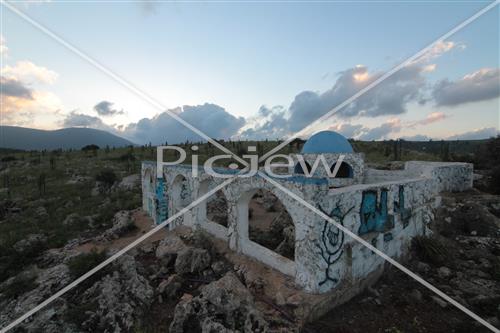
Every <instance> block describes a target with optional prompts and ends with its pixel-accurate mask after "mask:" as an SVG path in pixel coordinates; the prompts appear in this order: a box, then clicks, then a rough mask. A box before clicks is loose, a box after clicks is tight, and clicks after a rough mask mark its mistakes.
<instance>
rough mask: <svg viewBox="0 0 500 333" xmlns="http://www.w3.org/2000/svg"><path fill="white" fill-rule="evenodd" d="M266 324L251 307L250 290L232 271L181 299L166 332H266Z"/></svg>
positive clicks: (252, 302)
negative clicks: (192, 294)
mask: <svg viewBox="0 0 500 333" xmlns="http://www.w3.org/2000/svg"><path fill="white" fill-rule="evenodd" d="M267 331H268V324H267V322H266V321H265V320H264V318H263V315H262V314H261V313H260V312H259V311H258V310H257V309H256V308H255V304H254V300H253V297H252V295H251V294H250V292H249V291H248V290H247V289H246V288H245V286H243V284H242V283H241V282H240V281H239V280H238V278H237V277H236V276H235V275H234V274H233V273H231V272H230V273H227V274H226V275H225V276H224V277H222V278H221V279H219V280H217V281H214V282H212V283H210V284H208V285H206V286H204V287H202V288H201V294H200V295H198V296H196V297H193V298H188V297H187V298H183V299H181V301H180V302H179V304H177V306H176V307H175V311H174V319H173V321H172V323H171V325H170V330H169V332H171V333H181V332H207V333H208V332H248V333H250V332H267Z"/></svg>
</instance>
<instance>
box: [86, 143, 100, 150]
mask: <svg viewBox="0 0 500 333" xmlns="http://www.w3.org/2000/svg"><path fill="white" fill-rule="evenodd" d="M94 150H99V146H98V145H94V144H92V145H86V146H85V147H83V148H82V151H94Z"/></svg>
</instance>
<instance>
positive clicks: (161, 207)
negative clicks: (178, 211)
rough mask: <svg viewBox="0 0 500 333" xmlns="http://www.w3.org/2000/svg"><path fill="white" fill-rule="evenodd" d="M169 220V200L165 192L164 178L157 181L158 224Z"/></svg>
mask: <svg viewBox="0 0 500 333" xmlns="http://www.w3.org/2000/svg"><path fill="white" fill-rule="evenodd" d="M167 218H168V198H167V195H166V191H165V181H164V179H163V178H157V179H156V224H160V223H162V222H163V221H165V220H166V219H167Z"/></svg>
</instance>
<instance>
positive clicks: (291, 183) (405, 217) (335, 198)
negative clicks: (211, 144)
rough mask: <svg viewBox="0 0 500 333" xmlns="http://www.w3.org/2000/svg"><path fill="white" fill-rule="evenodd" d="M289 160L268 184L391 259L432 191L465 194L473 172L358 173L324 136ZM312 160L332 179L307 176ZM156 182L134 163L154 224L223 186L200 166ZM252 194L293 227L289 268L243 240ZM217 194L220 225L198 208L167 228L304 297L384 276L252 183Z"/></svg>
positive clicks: (345, 150) (411, 168) (322, 227)
mask: <svg viewBox="0 0 500 333" xmlns="http://www.w3.org/2000/svg"><path fill="white" fill-rule="evenodd" d="M340 155H342V156H343V160H342V161H341V160H339V157H340ZM291 157H292V159H293V161H294V162H295V165H294V167H293V168H292V169H293V170H291V171H292V172H291V174H290V175H289V176H287V177H285V178H281V177H280V178H275V180H276V181H277V182H279V183H280V184H281V185H282V186H284V187H285V188H287V189H288V190H290V191H291V192H293V193H294V194H296V195H297V196H299V197H300V198H302V199H304V200H305V201H307V202H309V203H311V204H313V205H314V206H315V207H317V208H318V209H320V210H321V211H323V212H324V213H326V214H327V215H329V216H330V217H332V218H333V219H334V220H335V221H337V222H338V223H339V224H342V225H343V226H344V227H346V228H348V229H349V230H350V231H352V232H353V233H355V234H357V235H359V236H360V237H362V238H363V239H365V240H366V241H368V242H369V243H371V244H372V245H373V246H375V247H377V248H378V249H380V250H381V251H383V252H384V253H386V254H387V255H388V256H390V257H394V258H398V257H401V256H404V255H405V254H406V253H407V251H408V249H409V246H410V242H411V239H412V237H414V236H416V235H424V234H427V233H429V232H430V231H429V229H428V225H429V223H431V222H432V220H433V210H434V209H435V208H436V207H437V206H438V205H439V204H440V196H439V193H440V192H442V191H463V190H466V189H469V188H471V187H472V176H473V170H472V165H471V164H467V163H438V162H418V161H411V162H406V164H405V166H404V169H402V170H375V169H371V168H367V167H365V165H364V159H363V154H361V153H356V152H354V150H353V148H352V146H351V144H350V143H349V141H348V140H347V139H345V138H344V137H343V136H341V135H340V134H338V133H335V132H331V131H324V132H319V133H317V134H315V135H313V136H311V137H310V138H309V140H308V141H306V143H305V144H304V146H303V149H302V151H301V154H297V155H292V156H291ZM317 159H325V161H326V163H327V165H328V166H329V167H330V171H333V170H335V169H336V170H335V171H336V175H335V177H333V176H331V175H329V174H328V170H327V169H325V168H324V167H322V165H321V163H319V166H318V167H317V168H316V169H315V168H314V164H315V161H317ZM300 161H302V163H300ZM339 162H341V163H340V165H337V163H339ZM304 168H305V169H306V170H304ZM312 169H315V170H312ZM311 170H312V171H313V172H312V175H311V173H310V172H309V171H311ZM219 171H220V172H227V173H234V170H230V169H226V170H223V169H221V170H219ZM156 175H157V171H156V162H143V163H142V190H143V209H144V210H145V211H147V212H148V213H149V214H150V215H151V216H152V218H153V219H154V220H155V222H156V223H161V222H162V221H164V220H165V219H167V218H168V217H169V216H172V215H173V214H175V213H176V212H178V211H179V210H181V209H182V208H184V207H186V206H187V205H189V204H190V203H191V202H192V201H194V200H196V199H197V198H198V197H199V196H202V195H203V194H205V193H207V191H209V190H211V189H213V188H214V187H215V186H217V185H218V184H220V183H222V182H223V181H224V180H225V179H221V178H217V177H213V176H212V175H210V174H208V173H206V172H205V171H204V170H203V169H201V168H200V169H199V172H198V175H197V177H193V175H192V171H191V166H189V165H176V166H168V167H164V169H163V178H157V177H156ZM259 190H267V191H269V192H271V193H272V194H274V195H275V196H276V197H277V198H278V200H279V201H280V202H281V204H282V205H283V207H284V208H285V209H286V211H287V212H288V213H289V215H290V217H291V219H292V221H293V224H294V227H295V230H294V232H295V235H294V236H295V237H294V241H295V251H294V257H295V258H294V260H292V259H289V258H285V257H283V256H281V255H280V254H278V253H276V252H274V251H272V250H270V249H268V248H266V247H264V246H262V245H260V244H258V243H256V242H254V241H252V240H251V239H250V237H249V225H248V224H249V202H250V200H251V199H252V197H253V196H254V195H255V194H256V193H257V191H259ZM222 192H223V193H224V195H225V197H226V199H227V227H226V226H223V225H221V224H219V223H215V222H213V221H211V220H209V219H208V218H207V203H206V201H205V202H202V203H200V204H199V205H197V206H196V207H194V208H193V209H191V210H189V211H188V212H186V213H184V214H183V215H182V216H180V217H179V218H177V220H176V221H174V222H173V223H171V224H170V225H169V228H175V227H176V226H178V225H180V224H182V225H186V226H190V227H192V228H200V229H203V230H206V231H207V232H208V233H210V234H212V235H214V236H215V237H217V238H220V239H223V240H225V241H227V243H228V245H229V247H230V248H231V249H232V250H234V251H237V252H239V253H242V254H244V255H247V256H249V257H252V258H254V259H255V260H258V261H260V262H262V263H264V264H266V265H269V266H271V267H273V268H274V269H276V270H278V271H280V272H282V273H284V274H286V275H289V276H291V277H293V278H294V280H295V283H296V285H297V286H298V287H300V288H302V289H303V290H305V291H307V292H310V293H318V294H321V293H326V292H328V291H331V290H334V289H336V288H345V287H348V288H354V289H356V287H360V286H362V285H363V283H364V281H366V280H368V279H370V278H371V277H373V276H375V275H377V274H380V272H381V271H382V269H383V265H384V260H383V259H382V258H381V257H379V256H378V255H376V254H374V253H372V251H370V250H369V249H367V248H366V247H364V246H363V245H362V244H360V243H359V242H357V241H355V240H353V239H350V237H349V236H348V235H344V233H343V232H342V231H340V230H339V229H338V228H336V227H335V226H334V225H332V224H330V223H328V222H327V221H325V220H324V219H322V218H321V217H319V216H318V215H317V214H314V213H313V212H312V211H310V210H309V209H307V208H305V207H304V206H302V205H301V204H300V203H298V202H297V201H296V200H295V199H293V198H292V197H290V196H289V195H288V194H287V193H284V192H282V191H281V190H280V189H278V188H277V187H275V186H274V185H272V184H270V183H269V182H268V181H266V180H265V179H263V178H262V177H260V176H259V175H256V176H253V177H249V178H242V177H238V178H237V179H236V180H235V181H233V182H232V183H230V184H229V185H227V186H226V187H224V188H222Z"/></svg>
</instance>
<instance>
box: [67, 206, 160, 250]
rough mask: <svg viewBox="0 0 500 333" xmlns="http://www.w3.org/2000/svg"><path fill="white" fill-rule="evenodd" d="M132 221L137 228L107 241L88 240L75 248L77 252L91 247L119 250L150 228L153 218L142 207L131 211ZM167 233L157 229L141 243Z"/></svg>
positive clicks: (148, 241) (152, 240) (154, 239)
mask: <svg viewBox="0 0 500 333" xmlns="http://www.w3.org/2000/svg"><path fill="white" fill-rule="evenodd" d="M132 221H133V222H134V225H135V226H136V227H137V229H135V230H133V231H131V232H130V233H127V234H125V235H123V236H122V237H120V238H117V239H114V240H112V241H109V242H107V243H102V242H94V241H91V242H88V243H85V244H82V245H80V246H78V247H76V248H75V249H76V250H77V251H79V252H82V253H89V252H90V251H92V250H93V249H95V250H97V251H103V250H120V249H122V248H124V247H125V246H127V245H128V244H130V243H132V242H133V241H134V240H136V239H137V238H139V237H140V236H141V235H143V234H145V233H146V232H148V231H149V230H151V229H152V227H153V220H152V219H151V217H149V216H148V215H147V214H146V213H145V212H144V211H143V210H142V209H137V210H134V211H133V212H132ZM166 234H167V231H166V230H165V229H162V230H159V231H157V232H156V233H155V234H153V235H152V236H150V237H148V238H147V239H145V240H144V241H143V242H142V243H143V244H147V243H153V242H156V241H158V240H161V239H163V238H165V236H166Z"/></svg>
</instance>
